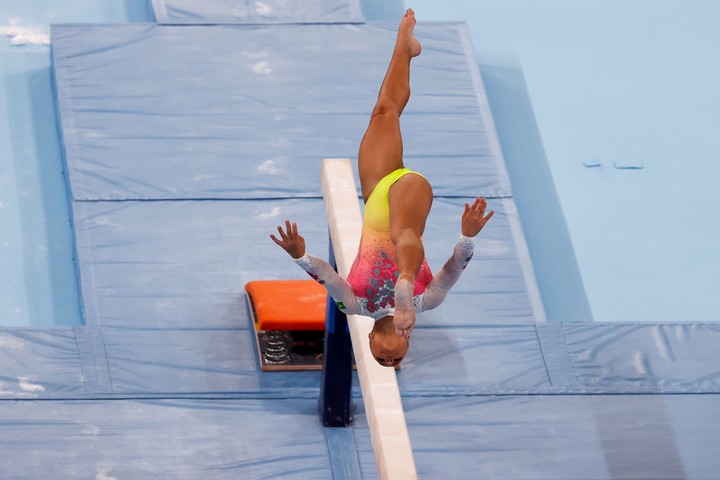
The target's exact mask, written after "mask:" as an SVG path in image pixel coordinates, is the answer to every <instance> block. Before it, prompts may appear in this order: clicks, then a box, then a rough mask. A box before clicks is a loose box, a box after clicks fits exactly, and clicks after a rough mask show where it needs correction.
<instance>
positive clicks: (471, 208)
mask: <svg viewBox="0 0 720 480" xmlns="http://www.w3.org/2000/svg"><path fill="white" fill-rule="evenodd" d="M486 209H487V201H486V200H485V199H484V198H476V199H475V201H474V202H473V204H472V205H469V204H467V203H466V204H465V211H464V212H463V216H462V229H461V232H462V234H463V235H465V236H466V237H474V236H476V235H477V234H478V233H480V230H482V229H483V227H484V226H485V224H486V223H487V222H488V220H490V218H492V216H493V215H494V214H495V211H494V210H490V211H489V212H488V214H487V215H485V210H486Z"/></svg>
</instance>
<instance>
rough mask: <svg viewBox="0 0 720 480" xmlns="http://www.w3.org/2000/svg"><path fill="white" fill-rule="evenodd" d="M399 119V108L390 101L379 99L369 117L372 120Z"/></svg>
mask: <svg viewBox="0 0 720 480" xmlns="http://www.w3.org/2000/svg"><path fill="white" fill-rule="evenodd" d="M399 118H400V106H399V105H397V104H396V103H395V102H393V101H392V100H386V99H382V98H381V99H379V100H378V102H377V103H376V104H375V108H373V111H372V114H371V115H370V121H371V122H372V121H373V120H395V121H397V119H399Z"/></svg>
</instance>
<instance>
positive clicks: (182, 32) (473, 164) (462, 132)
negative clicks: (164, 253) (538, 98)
mask: <svg viewBox="0 0 720 480" xmlns="http://www.w3.org/2000/svg"><path fill="white" fill-rule="evenodd" d="M395 35H396V33H395V25H393V26H390V25H378V24H373V25H276V26H237V25H232V26H230V25H226V26H203V27H200V26H148V25H116V26H95V25H70V26H68V25H61V26H53V29H52V48H53V63H54V71H55V82H56V87H57V96H58V110H59V116H60V121H61V132H62V138H63V142H64V145H65V156H66V161H67V166H68V174H69V179H70V186H71V192H72V196H73V199H74V200H125V199H191V198H197V199H219V198H232V199H248V198H288V197H319V196H320V182H319V180H318V179H319V178H320V163H321V160H322V159H323V158H327V157H355V156H356V155H357V150H358V146H359V144H360V139H361V137H362V135H363V132H364V131H365V128H366V127H367V124H368V121H369V118H370V112H371V110H372V107H373V105H374V102H375V99H376V97H377V92H378V89H379V87H380V83H381V80H382V78H383V75H384V72H385V69H386V68H387V62H388V55H389V53H390V52H391V51H392V46H393V42H394V39H395ZM418 35H421V36H422V38H423V41H424V44H423V47H424V50H423V55H421V56H420V57H418V59H417V61H416V62H415V64H414V67H413V68H414V75H413V80H412V88H413V98H412V100H411V102H410V104H409V105H408V108H407V109H406V111H405V114H404V115H403V136H404V143H405V155H406V158H407V162H408V164H409V165H412V166H413V167H414V168H416V169H418V170H420V171H421V172H423V174H425V175H426V176H427V177H428V178H429V179H430V180H431V182H432V184H433V188H434V191H435V194H436V195H438V196H463V197H467V196H475V195H484V196H488V197H503V196H509V195H510V183H509V180H508V178H507V173H506V171H505V167H504V166H503V164H502V158H501V154H500V152H499V147H498V144H497V139H496V137H495V135H494V130H493V127H492V123H491V121H490V116H489V110H488V107H487V99H486V98H485V95H484V90H483V87H482V83H481V82H480V76H479V72H478V67H477V64H476V63H475V56H474V53H473V52H472V47H471V44H470V40H469V38H468V32H467V29H466V27H465V26H464V25H461V24H428V25H418ZM358 45H362V48H358ZM320 46H322V47H320ZM298 78H302V79H303V80H302V82H299V81H297V79H298Z"/></svg>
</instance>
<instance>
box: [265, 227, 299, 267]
mask: <svg viewBox="0 0 720 480" xmlns="http://www.w3.org/2000/svg"><path fill="white" fill-rule="evenodd" d="M277 229H278V233H280V240H278V239H277V238H276V237H275V235H272V234H271V235H270V238H271V239H272V241H273V242H275V243H277V244H278V245H280V246H281V247H282V248H283V250H285V251H286V252H287V253H289V254H290V256H291V257H292V258H300V257H302V256H303V255H305V239H304V238H303V237H301V236H300V234H299V233H298V228H297V223H292V224H291V223H290V220H285V230H283V228H282V226H280V225H279V226H278V227H277Z"/></svg>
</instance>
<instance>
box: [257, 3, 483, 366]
mask: <svg viewBox="0 0 720 480" xmlns="http://www.w3.org/2000/svg"><path fill="white" fill-rule="evenodd" d="M414 27H415V14H414V12H413V11H412V10H411V9H408V10H407V12H406V13H405V15H404V16H403V18H402V20H401V22H400V26H399V28H398V34H397V40H396V43H395V49H394V51H393V54H392V58H391V60H390V66H389V67H388V70H387V73H386V74H385V78H384V80H383V83H382V86H381V87H380V93H379V95H378V100H377V103H376V104H375V108H374V109H373V112H372V116H371V118H370V125H369V126H368V128H367V131H366V132H365V135H364V137H363V139H362V141H361V143H360V151H359V153H358V172H359V175H360V186H361V190H362V196H363V200H364V202H365V213H364V217H363V228H362V237H361V240H360V246H359V248H358V254H357V257H356V258H355V261H354V262H353V265H352V267H351V268H350V273H349V274H348V278H347V280H345V279H343V278H342V277H340V275H338V273H337V272H336V271H335V270H334V269H333V268H332V267H331V266H330V264H328V263H327V262H326V261H324V260H321V259H319V258H317V257H314V256H311V255H308V254H307V253H306V252H305V240H304V238H303V237H302V236H301V235H300V234H299V233H298V227H297V224H295V223H291V222H290V221H289V220H286V221H285V229H283V228H282V226H278V227H277V229H278V233H279V235H280V238H277V237H275V236H274V235H270V238H271V239H272V240H273V241H274V242H275V243H277V244H278V245H279V246H280V247H282V248H283V249H284V250H285V251H286V252H287V253H289V254H290V256H291V257H292V258H293V261H294V262H295V263H297V264H298V265H300V266H301V267H302V268H303V269H304V270H305V271H306V272H307V273H308V274H310V276H311V277H312V278H314V279H315V280H317V281H318V282H319V283H320V284H322V285H323V286H324V287H325V288H326V289H327V291H328V293H329V294H330V296H331V297H332V298H333V300H334V301H335V302H336V304H337V306H338V308H339V309H340V310H341V311H342V312H344V313H346V314H358V315H366V316H370V317H373V318H374V319H375V324H374V326H373V329H372V331H371V332H370V350H371V352H372V354H373V357H375V359H376V360H377V361H378V362H379V363H380V364H381V365H384V366H395V365H397V364H399V363H400V362H401V361H402V359H403V358H404V357H405V354H406V352H407V350H408V346H409V338H410V333H411V332H412V330H413V327H414V325H415V313H416V312H422V311H425V310H430V309H432V308H435V307H437V306H438V305H440V303H442V301H443V300H445V297H446V296H447V293H448V291H449V290H450V288H451V287H452V286H453V285H454V284H455V282H457V280H458V278H459V277H460V274H461V273H462V271H463V270H464V269H465V267H466V266H467V264H468V262H469V261H470V259H471V258H472V256H473V251H474V243H475V237H476V236H477V234H478V233H480V230H482V228H483V227H484V226H485V224H486V223H487V221H488V220H489V219H490V217H492V215H493V213H494V212H493V211H490V212H488V213H487V214H486V213H485V212H486V209H487V202H486V201H485V199H484V198H477V199H476V200H475V201H474V202H473V204H472V205H469V204H467V203H466V204H465V211H464V212H463V214H462V220H461V234H460V240H459V242H458V243H457V245H455V248H454V250H453V254H452V256H451V257H450V259H449V260H448V261H447V262H446V263H445V265H444V266H443V268H442V269H441V270H440V271H439V272H438V274H437V275H435V277H433V275H432V273H431V272H430V268H429V267H428V264H427V261H426V260H425V251H424V248H423V243H422V234H423V231H424V229H425V222H426V220H427V217H428V214H429V213H430V207H431V205H432V201H433V192H432V187H431V186H430V183H429V182H428V181H427V179H426V178H425V177H424V176H422V175H421V174H419V173H417V172H414V171H412V170H410V169H408V168H405V166H404V165H403V160H402V155H403V145H402V137H401V135H400V115H401V114H402V112H403V109H404V108H405V105H406V104H407V102H408V100H409V98H410V60H411V59H412V58H413V57H416V56H418V55H420V51H421V47H420V42H419V41H418V40H417V38H415V36H414V34H413V30H414Z"/></svg>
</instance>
